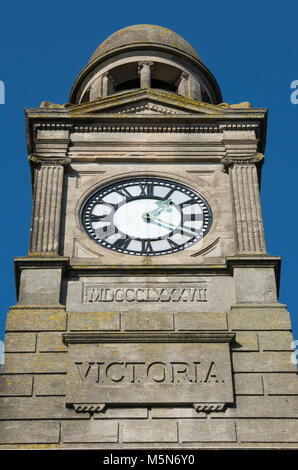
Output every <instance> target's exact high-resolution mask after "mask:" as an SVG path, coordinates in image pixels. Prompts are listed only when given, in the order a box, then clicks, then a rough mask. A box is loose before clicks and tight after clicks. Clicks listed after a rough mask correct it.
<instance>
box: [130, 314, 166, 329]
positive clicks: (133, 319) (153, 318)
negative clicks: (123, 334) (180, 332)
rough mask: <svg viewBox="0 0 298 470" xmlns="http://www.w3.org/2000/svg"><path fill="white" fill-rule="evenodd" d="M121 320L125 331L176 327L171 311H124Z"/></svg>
mask: <svg viewBox="0 0 298 470" xmlns="http://www.w3.org/2000/svg"><path fill="white" fill-rule="evenodd" d="M121 320H122V321H121V325H122V329H123V330H124V331H134V330H135V331H138V330H159V331H162V330H173V329H174V322H173V315H172V314H171V313H164V312H159V313H143V312H141V313H123V314H122V316H121Z"/></svg>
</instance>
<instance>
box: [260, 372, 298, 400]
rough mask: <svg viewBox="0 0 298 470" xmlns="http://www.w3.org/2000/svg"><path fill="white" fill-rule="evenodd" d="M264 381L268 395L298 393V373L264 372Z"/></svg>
mask: <svg viewBox="0 0 298 470" xmlns="http://www.w3.org/2000/svg"><path fill="white" fill-rule="evenodd" d="M263 381H264V388H265V393H266V394H267V395H298V376H297V373H292V374H287V373H285V374H264V375H263Z"/></svg>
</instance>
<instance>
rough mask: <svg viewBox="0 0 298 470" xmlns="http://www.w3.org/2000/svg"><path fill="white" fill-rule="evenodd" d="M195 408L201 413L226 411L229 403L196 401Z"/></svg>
mask: <svg viewBox="0 0 298 470" xmlns="http://www.w3.org/2000/svg"><path fill="white" fill-rule="evenodd" d="M193 406H194V409H195V410H196V411H197V412H198V413H199V412H200V411H201V412H205V413H210V412H211V411H224V410H225V408H226V406H227V404H226V403H194V404H193Z"/></svg>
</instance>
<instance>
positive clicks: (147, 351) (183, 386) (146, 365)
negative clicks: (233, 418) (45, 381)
mask: <svg viewBox="0 0 298 470" xmlns="http://www.w3.org/2000/svg"><path fill="white" fill-rule="evenodd" d="M69 348H70V357H69V366H68V370H67V388H66V390H67V397H66V401H67V402H69V403H117V404H119V403H123V404H125V403H130V404H140V403H157V404H162V403H163V404H166V403H168V404H173V403H177V404H179V403H185V404H186V403H188V404H193V403H197V402H203V403H210V402H211V403H214V402H215V403H217V402H219V403H226V402H228V403H232V402H233V389H232V380H231V364H230V352H229V345H228V344H227V343H187V342H180V343H178V342H176V343H169V342H159V343H158V342H153V343H147V342H144V343H136V344H135V343H134V344H131V343H125V342H123V343H103V344H96V343H95V344H70V345H69Z"/></svg>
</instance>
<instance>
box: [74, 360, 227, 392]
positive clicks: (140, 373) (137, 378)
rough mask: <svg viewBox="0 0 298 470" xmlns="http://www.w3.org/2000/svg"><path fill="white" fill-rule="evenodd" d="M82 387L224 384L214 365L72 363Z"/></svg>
mask: <svg viewBox="0 0 298 470" xmlns="http://www.w3.org/2000/svg"><path fill="white" fill-rule="evenodd" d="M75 365H76V367H77V371H78V375H79V377H80V380H81V382H82V383H90V384H92V383H94V384H96V383H97V384H101V385H107V384H122V385H124V386H126V385H127V384H129V383H131V384H145V383H159V384H162V383H167V384H173V385H177V384H201V385H204V384H218V383H224V380H223V379H222V377H221V375H220V372H219V369H218V367H217V365H216V364H215V362H213V361H209V362H205V363H201V362H199V361H193V362H189V361H188V362H186V361H179V362H176V361H170V362H168V363H167V362H164V361H154V362H150V361H148V362H132V361H129V362H106V363H105V362H86V363H83V362H76V363H75Z"/></svg>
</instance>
